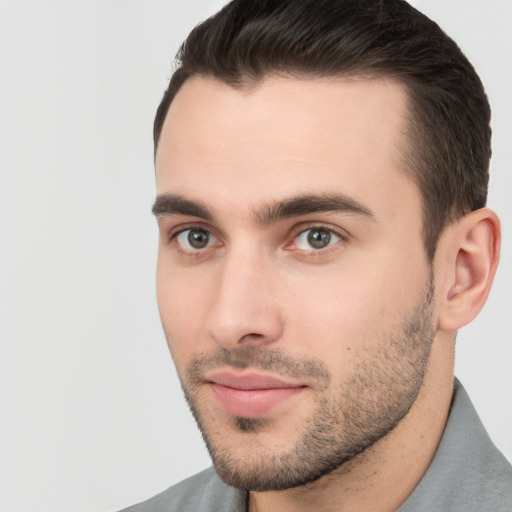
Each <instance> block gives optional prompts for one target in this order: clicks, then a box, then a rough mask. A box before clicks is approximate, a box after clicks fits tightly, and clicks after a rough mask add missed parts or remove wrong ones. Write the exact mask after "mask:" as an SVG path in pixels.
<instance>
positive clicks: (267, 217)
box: [256, 194, 375, 224]
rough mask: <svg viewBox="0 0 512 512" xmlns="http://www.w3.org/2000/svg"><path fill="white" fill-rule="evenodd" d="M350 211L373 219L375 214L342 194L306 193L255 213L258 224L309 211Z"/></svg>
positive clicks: (270, 205)
mask: <svg viewBox="0 0 512 512" xmlns="http://www.w3.org/2000/svg"><path fill="white" fill-rule="evenodd" d="M324 212H336V213H351V214H357V215H362V216H364V217H368V218H369V219H371V220H375V215H374V214H373V213H372V211H371V210H370V209H369V208H367V207H366V206H364V205H362V204H361V203H359V202H358V201H356V200H355V199H353V198H351V197H348V196H345V195H342V194H318V195H317V194H307V195H301V196H296V197H292V198H290V199H287V200H284V201H277V202H275V203H271V204H269V205H267V206H265V207H264V208H262V209H261V210H259V211H258V212H257V213H256V220H257V221H258V222H259V223H260V224H272V223H273V222H276V221H278V220H281V219H287V218H290V217H299V216H300V215H307V214H311V213H324Z"/></svg>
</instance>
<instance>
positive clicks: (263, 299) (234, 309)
mask: <svg viewBox="0 0 512 512" xmlns="http://www.w3.org/2000/svg"><path fill="white" fill-rule="evenodd" d="M271 267H272V265H271V264H270V263H269V262H268V261H266V260H265V258H264V257H263V255H262V254H261V252H259V251H254V250H250V248H248V247H246V248H245V249H244V248H243V247H240V248H238V249H236V250H235V249H233V250H231V251H228V254H227V255H226V256H225V257H224V259H223V262H222V265H221V268H220V269H219V274H218V277H217V279H218V286H217V289H216V291H215V292H214V296H213V298H212V303H211V307H210V311H209V315H208V320H207V329H208V333H209V335H210V336H211V337H212V338H213V339H214V340H215V341H216V342H217V343H218V344H220V345H221V346H223V347H224V348H229V349H232V348H236V347H238V346H241V345H244V344H251V345H264V344H269V343H272V342H274V341H276V340H277V339H278V338H279V337H280V335H281V333H282V322H281V318H280V314H279V305H278V304H277V303H276V300H275V298H276V297H275V294H274V290H275V288H274V286H269V285H270V283H271V282H272V281H273V279H272V269H271Z"/></svg>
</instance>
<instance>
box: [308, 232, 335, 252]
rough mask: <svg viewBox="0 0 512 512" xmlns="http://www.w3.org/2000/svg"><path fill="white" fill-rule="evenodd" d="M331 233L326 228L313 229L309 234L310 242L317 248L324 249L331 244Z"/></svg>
mask: <svg viewBox="0 0 512 512" xmlns="http://www.w3.org/2000/svg"><path fill="white" fill-rule="evenodd" d="M330 241H331V233H330V232H329V231H327V230H325V229H315V230H311V231H310V232H309V235H308V242H309V244H310V245H311V247H314V248H315V249H323V248H324V247H327V246H328V245H329V242H330Z"/></svg>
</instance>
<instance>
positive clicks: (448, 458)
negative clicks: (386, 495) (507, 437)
mask: <svg viewBox="0 0 512 512" xmlns="http://www.w3.org/2000/svg"><path fill="white" fill-rule="evenodd" d="M429 510H453V511H459V510H460V511H464V512H486V511H492V512H510V511H511V510H512V466H511V465H510V463H509V462H508V461H507V459H506V458H505V457H504V456H503V454H502V453H501V452H500V451H499V450H498V449H497V448H496V447H495V446H494V444H493V442H492V441H491V439H490V438H489V436H488V434H487V432H486V431H485V428H484V426H483V425H482V423H481V421H480V419H479V417H478V414H477V412H476V411H475V409H474V407H473V405H472V404H471V401H470V399H469V397H468V395H467V393H466V391H465V390H464V388H463V387H462V385H461V384H460V383H459V382H458V381H456V382H455V389H454V399H453V402H452V408H451V411H450V416H449V418H448V422H447V424H446V428H445V432H444V435H443V438H442V440H441V443H440V444H439V447H438V449H437V453H436V454H435V456H434V459H433V461H432V463H431V465H430V468H429V469H428V471H427V473H426V474H425V476H424V477H423V480H422V481H421V482H420V483H419V484H418V487H417V488H416V489H415V491H414V492H413V493H412V494H411V496H409V498H408V499H407V500H406V502H405V503H404V504H403V505H402V506H401V507H400V508H399V511H400V512H412V511H414V512H420V511H425V512H426V511H429Z"/></svg>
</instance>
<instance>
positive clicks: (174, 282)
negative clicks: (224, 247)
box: [156, 263, 209, 364]
mask: <svg viewBox="0 0 512 512" xmlns="http://www.w3.org/2000/svg"><path fill="white" fill-rule="evenodd" d="M156 280H157V287H156V290H157V302H158V309H159V311H160V318H161V321H162V326H163V329H164V332H165V336H166V339H167V344H168V345H169V349H170V351H171V355H172V357H173V359H174V361H175V362H176V364H180V363H181V362H182V361H184V360H187V359H189V358H190V357H191V356H192V354H194V353H197V351H198V350H201V343H202V341H203V340H204V339H205V336H204V325H205V321H206V309H207V303H208V296H209V294H208V290H207V289H205V287H204V286H199V285H198V284H197V281H196V280H195V279H194V278H193V277H192V276H189V275H187V273H184V272H173V271H172V270H171V269H169V268H167V267H166V266H164V265H162V264H160V263H159V264H158V266H157V279H156Z"/></svg>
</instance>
